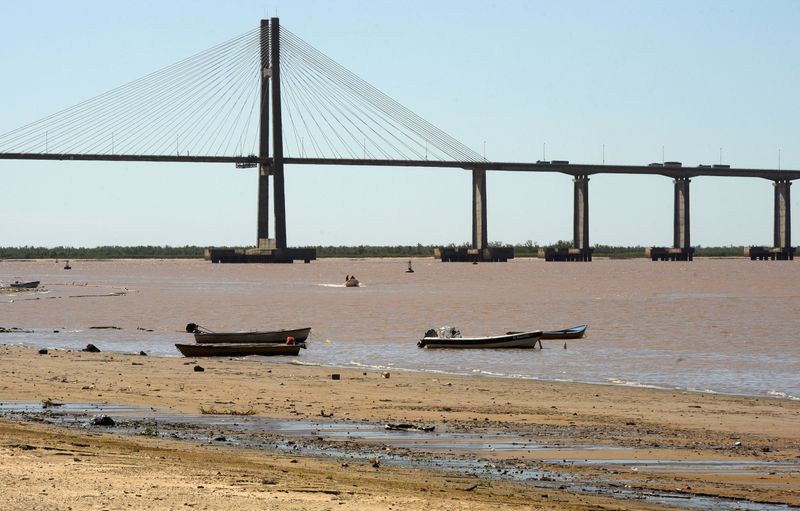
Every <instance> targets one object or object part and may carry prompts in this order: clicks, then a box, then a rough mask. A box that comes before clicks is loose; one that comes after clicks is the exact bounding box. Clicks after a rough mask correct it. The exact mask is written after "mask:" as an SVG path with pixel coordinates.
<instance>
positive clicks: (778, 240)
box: [744, 179, 795, 261]
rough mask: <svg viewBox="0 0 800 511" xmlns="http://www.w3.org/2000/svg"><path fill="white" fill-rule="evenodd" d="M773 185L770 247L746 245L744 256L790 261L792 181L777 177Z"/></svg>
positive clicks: (762, 259) (792, 256)
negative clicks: (773, 197) (773, 205)
mask: <svg viewBox="0 0 800 511" xmlns="http://www.w3.org/2000/svg"><path fill="white" fill-rule="evenodd" d="M773 186H774V187H775V209H774V223H773V236H772V243H773V245H774V246H772V247H746V248H745V249H744V255H745V257H749V258H750V259H751V260H753V261H755V260H759V261H768V260H769V261H790V260H793V259H794V252H795V248H794V247H793V246H792V205H791V194H790V193H789V192H790V191H791V188H790V187H791V186H792V182H791V181H789V180H788V179H777V180H775V182H774V183H773Z"/></svg>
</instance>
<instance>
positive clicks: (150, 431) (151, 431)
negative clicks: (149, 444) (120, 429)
mask: <svg viewBox="0 0 800 511" xmlns="http://www.w3.org/2000/svg"><path fill="white" fill-rule="evenodd" d="M140 435H142V436H158V430H156V429H154V428H151V427H150V426H147V427H146V428H144V429H143V430H142V432H141V433H140Z"/></svg>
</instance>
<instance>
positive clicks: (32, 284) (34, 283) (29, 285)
mask: <svg viewBox="0 0 800 511" xmlns="http://www.w3.org/2000/svg"><path fill="white" fill-rule="evenodd" d="M11 287H12V288H14V289H34V288H37V287H39V281H38V280H31V281H29V282H20V281H18V280H17V281H16V282H14V283H13V284H11Z"/></svg>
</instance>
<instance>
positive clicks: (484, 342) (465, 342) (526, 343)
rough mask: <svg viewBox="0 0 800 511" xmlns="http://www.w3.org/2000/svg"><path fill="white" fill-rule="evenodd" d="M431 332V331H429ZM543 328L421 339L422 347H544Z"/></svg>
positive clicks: (420, 344) (420, 345) (419, 343)
mask: <svg viewBox="0 0 800 511" xmlns="http://www.w3.org/2000/svg"><path fill="white" fill-rule="evenodd" d="M429 333H430V331H429ZM541 336H542V331H541V330H534V331H532V332H517V333H511V334H505V335H495V336H491V337H438V336H428V334H426V336H425V337H423V338H422V339H420V341H419V342H418V343H417V346H419V347H420V348H468V349H469V348H489V349H491V348H535V347H536V345H537V344H538V345H539V347H540V348H541V347H542V342H541V341H540V338H541Z"/></svg>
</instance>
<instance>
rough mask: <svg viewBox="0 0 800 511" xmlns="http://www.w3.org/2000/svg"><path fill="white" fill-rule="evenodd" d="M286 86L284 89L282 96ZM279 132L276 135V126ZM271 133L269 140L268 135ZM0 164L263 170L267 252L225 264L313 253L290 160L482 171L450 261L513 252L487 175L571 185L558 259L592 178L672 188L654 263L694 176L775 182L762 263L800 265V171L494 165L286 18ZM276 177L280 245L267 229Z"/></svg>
mask: <svg viewBox="0 0 800 511" xmlns="http://www.w3.org/2000/svg"><path fill="white" fill-rule="evenodd" d="M282 88H283V92H282ZM270 128H271V131H270ZM270 135H272V136H271V137H270ZM0 159H17V160H83V161H149V162H207V163H228V164H230V163H233V164H235V165H236V166H237V167H238V168H249V167H257V168H258V190H259V193H258V219H257V233H256V247H255V248H253V249H248V250H245V251H242V252H234V251H220V250H213V249H212V250H210V251H209V253H208V254H207V255H208V257H209V258H211V259H212V260H214V261H217V262H218V261H224V262H227V261H231V262H244V261H253V262H291V261H294V260H304V261H306V262H308V261H310V260H311V259H315V258H316V254H315V251H314V249H301V248H290V247H289V246H288V245H287V236H286V210H285V192H284V168H285V166H286V165H343V166H356V165H360V166H394V167H425V168H427V167H436V168H462V169H465V170H468V171H471V172H472V183H473V186H472V189H473V193H472V248H471V249H468V250H461V251H457V250H450V251H447V250H443V251H442V252H441V253H440V254H439V255H440V256H441V258H442V260H453V261H456V260H462V261H477V260H482V261H492V260H506V259H508V258H511V257H513V251H512V250H511V249H504V248H490V247H489V246H488V230H487V214H486V212H487V206H486V172H487V171H508V172H558V173H562V174H567V175H570V176H572V177H573V182H574V208H573V210H574V216H573V247H572V248H570V249H561V250H555V249H548V250H545V251H543V253H542V255H543V256H544V257H545V258H546V259H547V260H576V261H590V260H591V257H592V249H591V247H590V245H589V176H591V175H593V174H601V173H603V174H645V175H659V176H666V177H669V178H672V179H673V182H674V197H675V199H674V230H673V245H672V246H671V247H661V248H654V249H651V250H650V256H651V257H652V258H653V260H656V259H662V260H663V259H671V260H691V259H692V256H693V249H692V246H691V237H690V221H689V220H690V214H689V212H690V200H689V198H690V194H689V188H690V182H691V179H692V178H694V177H699V176H719V177H751V178H753V177H755V178H763V179H766V180H770V181H773V185H774V194H775V200H774V213H775V215H774V246H773V247H750V250H749V255H750V256H751V258H752V259H793V257H794V248H793V247H792V246H791V211H790V186H791V183H792V181H793V180H795V179H798V178H800V170H775V169H757V168H730V167H729V166H727V165H701V166H697V167H684V166H683V165H682V164H680V163H679V162H663V163H654V164H648V165H605V164H603V165H598V164H575V163H570V162H567V161H557V160H554V161H537V162H531V163H523V162H502V161H488V160H486V159H485V158H483V157H481V156H480V155H479V154H477V153H476V152H475V151H473V150H471V149H469V148H468V147H466V146H465V145H464V144H462V143H460V142H458V141H457V140H455V139H454V138H453V137H451V136H449V135H447V134H446V133H445V132H443V131H442V130H440V129H439V128H437V127H435V126H434V125H432V124H430V123H429V122H427V121H425V120H424V119H422V118H421V117H420V116H418V115H416V114H414V113H413V112H411V111H410V110H408V109H407V108H405V107H403V106H402V105H400V104H399V103H397V102H396V101H394V100H393V99H392V98H390V97H388V96H386V95H385V94H383V93H382V92H380V91H378V90H377V89H375V88H374V87H372V86H371V85H369V84H368V83H367V82H365V81H364V80H362V79H361V78H359V77H357V76H355V75H354V74H353V73H351V72H350V71H348V70H347V69H345V68H343V67H342V66H340V65H339V64H337V63H336V62H334V61H333V60H331V59H330V58H328V57H327V56H325V55H324V54H322V53H321V52H319V51H318V50H316V49H315V48H313V47H311V46H310V45H308V44H307V43H305V42H304V41H303V40H302V39H300V38H299V37H297V36H296V35H294V34H293V33H292V32H290V31H288V30H286V29H285V28H283V27H281V26H280V23H279V20H278V18H272V19H271V20H262V21H261V25H260V27H258V28H257V29H254V30H252V31H250V32H247V33H245V34H243V35H241V36H238V37H236V38H234V39H231V40H230V41H227V42H225V43H222V44H220V45H218V46H215V47H214V48H211V49H209V50H207V51H205V52H202V53H199V54H197V55H194V56H192V57H189V58H187V59H185V60H183V61H181V62H178V63H177V64H174V65H172V66H169V67H167V68H164V69H162V70H160V71H156V72H154V73H151V74H149V75H147V76H145V77H143V78H141V79H139V80H135V81H133V82H130V83H128V84H126V85H123V86H121V87H118V88H117V89H114V90H112V91H110V92H108V93H105V94H102V95H100V96H97V97H95V98H92V99H89V100H87V101H84V102H83V103H80V104H78V105H75V106H73V107H71V108H68V109H66V110H63V111H61V112H58V113H56V114H53V115H51V116H48V117H46V118H44V119H41V120H39V121H36V122H33V123H31V124H28V125H26V126H23V127H21V128H18V129H16V130H13V131H11V132H9V133H5V134H2V135H0ZM270 176H272V188H273V190H272V195H273V204H272V206H273V207H272V209H273V215H274V221H275V232H274V237H270V233H269V219H270V217H269V209H270V208H269V196H270V180H269V177H270Z"/></svg>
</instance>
